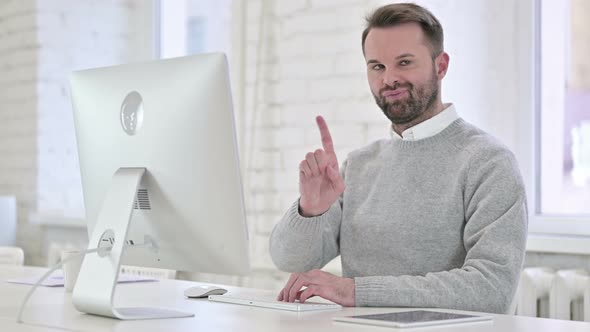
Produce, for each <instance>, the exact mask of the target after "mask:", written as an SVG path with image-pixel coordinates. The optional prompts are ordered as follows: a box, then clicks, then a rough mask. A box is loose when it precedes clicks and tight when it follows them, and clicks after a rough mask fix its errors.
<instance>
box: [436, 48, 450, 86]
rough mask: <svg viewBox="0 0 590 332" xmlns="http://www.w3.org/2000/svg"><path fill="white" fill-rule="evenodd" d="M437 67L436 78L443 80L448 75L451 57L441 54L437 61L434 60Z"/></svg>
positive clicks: (444, 53)
mask: <svg viewBox="0 0 590 332" xmlns="http://www.w3.org/2000/svg"><path fill="white" fill-rule="evenodd" d="M434 64H435V65H436V76H437V77H438V80H439V81H440V80H442V79H443V78H444V77H445V75H447V70H448V69H449V55H448V54H447V53H446V52H441V53H440V54H439V55H438V56H437V57H436V59H434Z"/></svg>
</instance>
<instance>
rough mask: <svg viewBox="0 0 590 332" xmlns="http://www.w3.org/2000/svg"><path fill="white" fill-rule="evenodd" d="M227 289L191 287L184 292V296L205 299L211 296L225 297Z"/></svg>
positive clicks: (210, 286) (206, 286)
mask: <svg viewBox="0 0 590 332" xmlns="http://www.w3.org/2000/svg"><path fill="white" fill-rule="evenodd" d="M225 293H227V289H225V288H221V287H219V286H215V285H200V286H193V287H189V288H187V289H185V290H184V296H186V297H189V298H203V297H208V296H209V295H223V294H225Z"/></svg>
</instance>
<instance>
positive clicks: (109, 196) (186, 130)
mask: <svg viewBox="0 0 590 332" xmlns="http://www.w3.org/2000/svg"><path fill="white" fill-rule="evenodd" d="M227 68H228V66H227V59H226V57H225V55H224V54H221V53H216V54H201V55H194V56H188V57H182V58H175V59H167V60H158V61H153V62H146V63H139V64H127V65H121V66H114V67H107V68H99V69H90V70H84V71H78V72H74V73H73V74H72V76H71V79H70V83H71V95H72V102H73V106H74V107H73V108H74V120H75V127H76V137H77V143H78V154H79V160H80V171H81V176H82V186H83V192H84V204H85V208H86V220H87V224H88V235H89V245H88V248H89V249H92V248H97V247H100V246H107V247H112V248H111V249H110V251H108V252H102V251H101V252H99V253H91V254H88V255H86V257H85V259H84V262H83V264H82V268H81V270H80V274H79V276H78V280H77V282H76V286H75V288H74V293H73V296H72V299H73V303H74V306H75V307H76V309H78V310H79V311H82V312H86V313H91V314H97V315H102V316H109V317H114V318H119V319H142V318H166V317H186V316H191V315H192V313H182V312H176V311H174V310H157V309H154V308H118V307H117V306H115V305H114V303H113V300H114V291H115V286H116V280H117V277H118V274H119V268H120V265H121V264H129V265H139V266H146V267H157V268H166V269H174V270H184V271H199V272H209V273H221V274H238V275H243V274H246V273H248V271H249V269H250V264H249V255H248V252H249V250H248V232H247V228H246V221H245V209H244V201H243V194H242V184H241V178H240V167H239V162H238V149H237V144H236V133H235V123H234V117H233V111H232V102H231V92H230V84H229V75H228V69H227Z"/></svg>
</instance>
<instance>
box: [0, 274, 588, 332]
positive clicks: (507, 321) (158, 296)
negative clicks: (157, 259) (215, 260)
mask: <svg viewBox="0 0 590 332" xmlns="http://www.w3.org/2000/svg"><path fill="white" fill-rule="evenodd" d="M44 271H45V269H41V268H33V267H6V266H0V331H3V332H4V331H11V332H12V331H15V332H21V331H22V332H29V331H31V332H40V331H51V332H58V331H61V332H63V331H89V332H90V331H117V332H118V331H141V332H148V331H179V332H181V331H191V332H198V331H207V332H214V331H240V332H241V331H256V332H260V331H287V332H288V331H306V332H307V331H322V332H330V331H341V332H347V331H391V330H396V329H391V328H385V327H374V326H365V325H355V324H346V323H335V322H333V321H332V317H335V316H349V315H360V314H370V313H382V312H393V311H401V310H407V309H395V308H344V309H342V310H339V311H329V312H308V313H294V312H288V311H280V310H273V309H265V308H255V307H247V306H240V305H235V304H225V303H217V302H210V301H208V300H206V299H191V300H189V299H186V298H184V296H183V295H182V294H183V291H184V289H185V288H186V287H189V286H191V285H195V284H196V283H193V282H188V281H179V280H162V281H159V282H155V283H136V284H122V285H119V286H118V287H117V297H118V298H117V300H116V301H117V302H116V303H117V305H123V306H141V305H144V306H145V305H152V306H167V307H175V308H181V309H182V310H186V311H191V312H194V313H195V317H192V318H179V319H165V320H146V321H119V320H115V319H109V318H102V317H98V316H92V315H86V314H82V313H79V312H77V311H76V310H75V309H74V308H73V306H72V301H71V293H65V291H64V288H63V287H59V288H50V287H39V289H38V290H37V291H36V292H35V294H33V297H32V298H31V300H30V302H29V303H28V305H27V307H26V310H25V314H24V321H25V322H26V323H27V324H25V325H19V324H17V323H16V322H15V317H16V314H17V312H18V308H19V305H20V303H21V301H22V298H23V297H24V296H25V294H26V292H27V290H28V289H29V287H31V286H28V285H18V284H10V283H6V282H5V281H4V280H6V279H10V278H20V277H26V276H36V275H41V274H42V273H43V272H44ZM228 289H229V291H230V292H231V293H233V294H243V293H248V294H250V293H253V294H261V293H266V292H267V291H261V290H253V289H247V288H239V287H228ZM273 295H274V294H273ZM449 311H450V310H449ZM453 312H456V311H453ZM425 330H428V331H437V332H439V331H440V332H450V331H453V332H462V331H477V332H492V331H493V332H496V331H497V332H544V331H547V332H549V331H551V332H559V331H563V332H566V331H567V332H578V331H590V323H582V322H570V321H558V320H550V319H540V318H528V317H517V316H506V315H496V316H495V317H494V321H493V323H472V324H469V325H454V326H449V327H431V328H426V329H412V331H425ZM406 331H407V330H406Z"/></svg>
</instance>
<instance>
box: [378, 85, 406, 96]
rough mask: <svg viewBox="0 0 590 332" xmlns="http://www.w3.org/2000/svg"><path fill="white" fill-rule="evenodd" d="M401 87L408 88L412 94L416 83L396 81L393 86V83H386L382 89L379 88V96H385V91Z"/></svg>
mask: <svg viewBox="0 0 590 332" xmlns="http://www.w3.org/2000/svg"><path fill="white" fill-rule="evenodd" d="M399 88H406V90H408V92H409V93H410V94H411V93H412V91H413V89H414V85H413V84H412V83H397V82H396V83H395V84H394V85H393V86H391V85H388V84H387V85H385V87H383V88H382V89H380V90H379V96H381V97H383V93H384V92H385V91H393V90H397V89H399Z"/></svg>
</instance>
